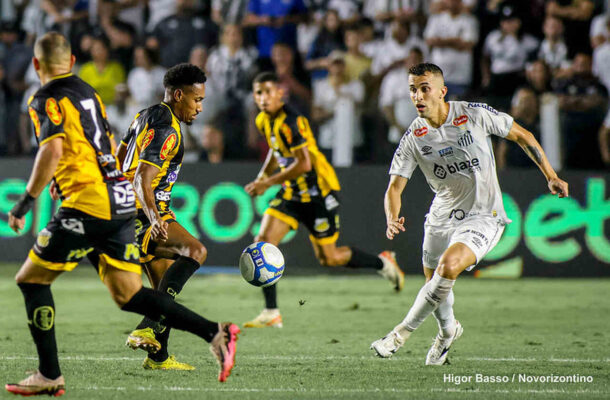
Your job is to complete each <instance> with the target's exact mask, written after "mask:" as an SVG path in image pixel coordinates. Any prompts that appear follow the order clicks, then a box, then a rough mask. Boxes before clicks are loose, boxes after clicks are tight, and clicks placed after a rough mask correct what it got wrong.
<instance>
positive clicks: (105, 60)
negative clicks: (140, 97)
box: [78, 36, 125, 104]
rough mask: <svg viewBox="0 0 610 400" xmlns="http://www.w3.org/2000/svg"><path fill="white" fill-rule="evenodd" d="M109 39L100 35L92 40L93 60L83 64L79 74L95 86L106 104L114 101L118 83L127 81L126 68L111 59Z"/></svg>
mask: <svg viewBox="0 0 610 400" xmlns="http://www.w3.org/2000/svg"><path fill="white" fill-rule="evenodd" d="M108 46H109V43H108V39H107V38H106V37H104V36H98V37H95V38H93V39H92V41H91V61H89V62H87V63H85V64H83V65H82V66H81V68H80V70H79V72H78V76H80V77H81V79H83V80H84V81H85V82H87V83H88V84H90V85H91V86H93V88H94V89H95V90H96V91H97V93H98V94H99V95H100V97H101V99H102V101H103V102H104V104H112V103H113V102H114V90H115V87H116V85H118V84H119V83H124V82H125V70H124V69H123V66H122V65H121V64H119V63H118V62H116V61H113V60H110V49H109V47H108Z"/></svg>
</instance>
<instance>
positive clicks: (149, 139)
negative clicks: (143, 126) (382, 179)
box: [142, 129, 155, 150]
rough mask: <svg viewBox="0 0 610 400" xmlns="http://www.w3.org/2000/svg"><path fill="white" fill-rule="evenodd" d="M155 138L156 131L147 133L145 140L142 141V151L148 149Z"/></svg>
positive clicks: (152, 130) (150, 130)
mask: <svg viewBox="0 0 610 400" xmlns="http://www.w3.org/2000/svg"><path fill="white" fill-rule="evenodd" d="M154 137H155V130H154V129H149V130H147V131H146V133H145V134H144V139H142V150H144V149H145V148H147V147H148V145H149V144H150V143H151V142H152V140H153V138H154Z"/></svg>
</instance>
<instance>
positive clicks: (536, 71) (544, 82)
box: [525, 60, 552, 96]
mask: <svg viewBox="0 0 610 400" xmlns="http://www.w3.org/2000/svg"><path fill="white" fill-rule="evenodd" d="M525 78H526V80H527V86H528V88H530V89H532V90H533V91H534V93H535V94H536V96H540V95H542V94H543V93H546V92H550V91H551V78H552V75H551V70H550V69H549V67H548V65H546V63H545V62H544V61H543V60H536V61H534V62H532V63H531V64H529V65H528V66H527V68H526V70H525Z"/></svg>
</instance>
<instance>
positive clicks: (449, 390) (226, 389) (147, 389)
mask: <svg viewBox="0 0 610 400" xmlns="http://www.w3.org/2000/svg"><path fill="white" fill-rule="evenodd" d="M69 389H72V390H87V391H91V390H107V391H127V390H137V391H140V392H153V391H154V392H160V391H165V392H207V393H214V392H225V393H228V392H236V393H423V392H432V393H439V392H440V393H468V394H472V393H523V394H541V393H546V394H550V393H553V394H559V393H561V394H584V393H588V394H602V393H605V392H602V391H599V390H587V389H579V390H563V389H527V390H523V389H514V390H511V389H494V390H486V389H458V388H432V389H424V388H418V389H408V388H404V389H400V388H383V389H382V388H370V389H364V388H363V389H357V388H336V389H317V388H316V389H313V388H312V389H309V388H266V389H256V388H232V387H218V388H216V387H181V386H159V387H155V386H136V387H133V388H130V387H125V386H117V387H112V386H95V385H92V386H71V387H70V388H69Z"/></svg>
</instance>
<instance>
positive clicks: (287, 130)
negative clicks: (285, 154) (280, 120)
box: [281, 124, 292, 144]
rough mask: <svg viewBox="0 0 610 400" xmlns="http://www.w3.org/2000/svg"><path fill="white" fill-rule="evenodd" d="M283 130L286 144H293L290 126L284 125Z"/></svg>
mask: <svg viewBox="0 0 610 400" xmlns="http://www.w3.org/2000/svg"><path fill="white" fill-rule="evenodd" d="M281 129H282V133H283V134H284V136H285V137H286V142H287V143H288V144H290V143H292V130H291V129H290V127H289V126H288V124H283V125H282V128H281Z"/></svg>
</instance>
